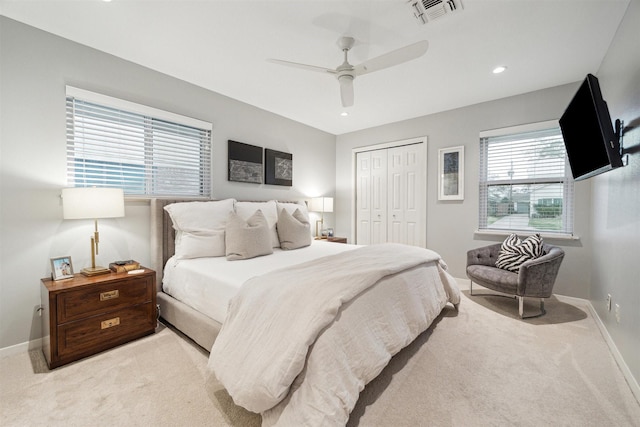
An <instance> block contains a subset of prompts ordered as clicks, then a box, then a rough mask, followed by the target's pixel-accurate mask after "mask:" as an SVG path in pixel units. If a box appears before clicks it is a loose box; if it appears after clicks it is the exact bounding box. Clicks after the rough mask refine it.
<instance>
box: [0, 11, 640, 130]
mask: <svg viewBox="0 0 640 427" xmlns="http://www.w3.org/2000/svg"><path fill="white" fill-rule="evenodd" d="M462 1H463V6H464V9H463V10H462V11H460V12H459V13H456V14H450V15H448V16H444V17H442V18H439V19H437V20H434V21H431V22H429V23H428V24H426V25H419V24H418V23H417V21H416V20H415V19H414V18H413V16H412V14H411V11H410V8H409V6H408V5H407V3H406V1H405V0H366V1H353V0H342V1H340V0H325V1H312V0H258V1H248V0H226V1H225V0H200V1H189V0H173V1H168V0H165V1H159V0H113V1H112V2H110V3H106V2H103V1H101V0H82V1H79V0H48V1H44V0H41V1H38V0H29V1H25V0H21V1H18V0H13V1H9V0H1V1H0V13H1V14H2V15H5V16H7V17H10V18H13V19H15V20H18V21H21V22H24V23H27V24H29V25H32V26H35V27H38V28H41V29H43V30H46V31H49V32H51V33H54V34H57V35H60V36H62V37H65V38H68V39H70V40H74V41H76V42H78V43H82V44H84V45H87V46H91V47H93V48H96V49H99V50H102V51H105V52H108V53H110V54H113V55H116V56H118V57H121V58H124V59H127V60H129V61H132V62H135V63H137V64H141V65H144V66H146V67H149V68H152V69H155V70H158V71H161V72H163V73H166V74H169V75H171V76H174V77H177V78H179V79H182V80H185V81H188V82H191V83H193V84H196V85H198V86H201V87H204V88H207V89H210V90H212V91H215V92H218V93H220V94H223V95H226V96H228V97H231V98H234V99H237V100H240V101H243V102H246V103H248V104H251V105H254V106H256V107H259V108H262V109H265V110H268V111H271V112H274V113H276V114H279V115H282V116H284V117H288V118H290V119H293V120H296V121H298V122H302V123H305V124H307V125H310V126H313V127H315V128H318V129H322V130H324V131H327V132H329V133H332V134H336V135H339V134H343V133H346V132H350V131H355V130H359V129H364V128H370V127H373V126H378V125H382V124H385V123H391V122H395V121H399V120H404V119H408V118H413V117H418V116H423V115H426V114H432V113H435V112H439V111H445V110H449V109H453V108H457V107H461V106H465V105H471V104H475V103H479V102H483V101H489V100H493V99H498V98H503V97H507V96H511V95H516V94H520V93H525V92H530V91H534V90H538V89H542V88H547V87H552V86H557V85H561V84H565V83H570V82H575V81H578V80H582V79H583V78H584V76H585V75H586V74H587V73H596V72H597V71H598V68H599V67H600V63H601V62H602V60H603V58H604V55H605V54H606V51H607V48H608V46H609V44H610V42H611V40H612V38H613V36H614V34H615V32H616V29H617V28H618V25H619V23H620V21H621V20H622V17H623V15H624V13H625V11H626V8H627V5H628V3H629V0H537V1H534V0H462ZM343 35H349V36H352V37H354V38H355V39H356V40H357V41H356V45H355V46H354V48H353V49H352V51H351V53H350V62H351V63H352V64H354V65H356V64H358V63H360V62H363V61H364V60H367V59H369V58H372V57H376V56H378V55H381V54H384V53H386V52H388V51H391V50H394V49H397V48H400V47H403V46H405V45H408V44H410V43H413V42H416V41H418V40H423V39H425V40H428V41H429V44H430V45H429V50H428V51H427V53H426V55H424V56H423V57H421V58H419V59H416V60H414V61H411V62H407V63H405V64H402V65H398V66H396V67H393V68H389V69H386V70H382V71H378V72H375V73H371V74H367V75H363V76H360V77H358V78H357V79H356V80H355V81H354V91H355V104H354V106H353V107H350V108H348V109H346V110H347V111H348V112H349V116H347V117H341V116H340V113H341V112H342V111H344V110H345V109H344V108H342V106H341V104H340V94H339V85H338V82H337V80H336V79H335V78H334V77H332V76H331V75H324V74H322V73H314V72H310V71H306V70H301V69H296V68H290V67H285V66H282V65H277V64H273V63H270V62H267V59H268V58H278V59H284V60H288V61H294V62H301V63H306V64H311V65H317V66H322V67H328V68H335V67H336V66H338V65H339V64H340V63H341V62H342V52H341V51H340V50H339V48H338V46H337V44H336V42H337V40H338V38H339V37H341V36H343ZM497 65H507V66H508V70H507V71H506V72H505V73H503V74H501V75H493V74H492V72H491V71H492V69H493V68H494V67H495V66H497ZM159 90H160V89H159Z"/></svg>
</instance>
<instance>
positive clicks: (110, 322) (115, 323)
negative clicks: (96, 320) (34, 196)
mask: <svg viewBox="0 0 640 427" xmlns="http://www.w3.org/2000/svg"><path fill="white" fill-rule="evenodd" d="M119 324H120V318H119V317H114V318H113V319H109V320H104V321H103V322H102V323H101V324H100V329H107V328H110V327H112V326H118V325H119Z"/></svg>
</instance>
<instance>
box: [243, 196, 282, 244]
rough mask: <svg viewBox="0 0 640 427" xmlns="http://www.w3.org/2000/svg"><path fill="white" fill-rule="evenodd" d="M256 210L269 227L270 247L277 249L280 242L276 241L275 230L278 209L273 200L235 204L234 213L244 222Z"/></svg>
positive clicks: (276, 234)
mask: <svg viewBox="0 0 640 427" xmlns="http://www.w3.org/2000/svg"><path fill="white" fill-rule="evenodd" d="M258 210H261V211H262V214H263V215H264V217H265V218H266V220H267V223H268V225H269V232H270V235H271V244H272V247H274V248H279V247H280V240H279V239H278V231H277V230H276V224H277V223H278V208H277V206H276V202H275V200H269V201H268V202H236V203H235V211H236V213H237V214H238V215H240V218H242V219H244V220H245V221H246V220H247V219H249V218H250V217H251V216H252V215H253V214H254V213H256V211H258Z"/></svg>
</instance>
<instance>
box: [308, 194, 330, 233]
mask: <svg viewBox="0 0 640 427" xmlns="http://www.w3.org/2000/svg"><path fill="white" fill-rule="evenodd" d="M309 210H310V211H311V212H320V219H319V220H317V221H316V240H320V239H322V236H321V235H320V232H319V230H320V228H319V225H320V224H322V225H324V213H325V212H333V197H314V198H312V199H311V203H310V204H309Z"/></svg>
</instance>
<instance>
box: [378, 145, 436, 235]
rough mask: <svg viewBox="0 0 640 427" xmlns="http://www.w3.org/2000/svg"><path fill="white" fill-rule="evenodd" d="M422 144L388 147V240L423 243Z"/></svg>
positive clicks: (423, 189)
mask: <svg viewBox="0 0 640 427" xmlns="http://www.w3.org/2000/svg"><path fill="white" fill-rule="evenodd" d="M423 149H424V146H423V145H422V144H412V145H405V146H401V147H394V148H390V149H389V150H388V203H389V209H388V211H389V221H388V238H387V240H388V241H389V242H395V243H404V244H407V245H414V246H422V247H424V246H425V243H426V242H425V240H426V239H425V228H424V227H425V224H424V221H423V220H422V218H423V210H424V205H425V188H424V175H423V174H424V173H425V171H424V167H425V164H424V152H423Z"/></svg>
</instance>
